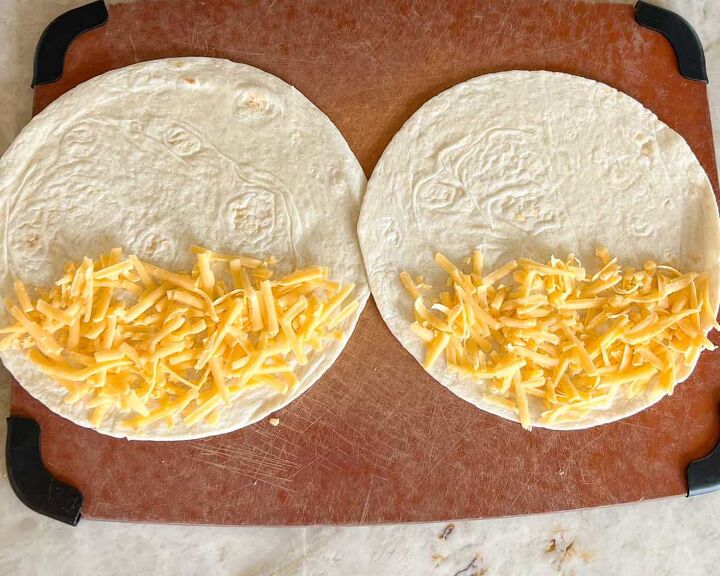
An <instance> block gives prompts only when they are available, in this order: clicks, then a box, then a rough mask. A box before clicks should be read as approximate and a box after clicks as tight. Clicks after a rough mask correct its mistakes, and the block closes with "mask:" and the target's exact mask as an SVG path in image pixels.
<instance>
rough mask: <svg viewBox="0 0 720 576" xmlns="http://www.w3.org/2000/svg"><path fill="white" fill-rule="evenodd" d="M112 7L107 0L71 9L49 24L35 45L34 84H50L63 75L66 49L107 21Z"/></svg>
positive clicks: (33, 85)
mask: <svg viewBox="0 0 720 576" xmlns="http://www.w3.org/2000/svg"><path fill="white" fill-rule="evenodd" d="M107 20H108V11H107V7H106V6H105V2H103V0H97V1H96V2H90V4H85V5H84V6H79V7H78V8H73V9H72V10H68V11H67V12H65V13H64V14H61V15H60V16H58V17H57V18H55V20H53V21H52V22H50V24H48V25H47V28H45V30H44V32H43V33H42V36H40V40H39V41H38V43H37V47H36V48H35V65H34V67H33V80H32V87H33V88H34V87H35V86H37V85H38V84H50V83H52V82H56V81H57V80H60V78H62V75H63V66H64V64H65V53H66V52H67V49H68V48H69V47H70V44H72V42H73V40H75V38H77V37H78V36H79V35H80V34H82V33H83V32H87V31H88V30H92V29H93V28H97V27H99V26H102V25H103V24H105V23H106V22H107Z"/></svg>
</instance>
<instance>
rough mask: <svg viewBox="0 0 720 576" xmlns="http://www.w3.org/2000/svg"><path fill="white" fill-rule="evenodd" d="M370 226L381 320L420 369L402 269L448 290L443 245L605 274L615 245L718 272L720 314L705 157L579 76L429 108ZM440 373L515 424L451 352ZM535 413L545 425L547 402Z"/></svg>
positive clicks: (535, 78) (376, 177) (716, 242)
mask: <svg viewBox="0 0 720 576" xmlns="http://www.w3.org/2000/svg"><path fill="white" fill-rule="evenodd" d="M358 231H359V236H360V246H361V248H362V252H363V256H364V259H365V267H366V270H367V272H368V278H369V280H370V287H371V289H372V293H373V296H374V298H375V301H376V302H377V305H378V308H379V309H380V313H381V314H382V316H383V318H384V320H385V322H386V323H387V325H388V326H389V328H390V330H391V331H392V332H393V334H394V335H395V337H396V338H397V339H398V340H400V342H401V343H402V345H403V346H404V347H405V348H406V349H407V350H408V351H409V352H410V353H411V354H412V355H413V356H414V357H415V358H416V359H417V360H418V361H420V360H421V359H422V357H423V356H424V352H423V350H424V346H423V345H422V343H421V342H420V341H419V339H418V338H417V337H416V336H415V335H414V334H413V333H412V332H410V329H409V327H410V324H411V322H412V321H413V316H412V303H411V300H410V298H409V296H408V295H407V294H406V292H405V290H404V289H403V287H402V284H401V283H400V281H399V279H398V274H399V273H400V272H401V271H402V270H406V271H408V272H409V273H410V274H411V275H412V276H413V277H414V276H415V275H424V276H425V278H426V282H428V283H429V284H431V285H432V286H434V287H436V288H438V287H441V286H444V282H445V279H446V277H447V276H446V274H445V273H444V272H443V271H442V270H440V268H439V267H438V266H437V265H436V264H435V263H434V261H433V257H434V255H435V253H436V252H438V251H441V252H442V253H444V254H445V255H446V256H448V257H449V258H450V259H451V260H452V261H454V262H456V263H458V264H461V263H462V262H463V260H464V259H465V258H466V257H468V256H469V255H470V253H471V251H472V250H473V249H475V248H478V249H480V250H482V252H483V254H484V256H485V268H486V270H491V269H493V268H494V267H497V266H499V265H502V264H504V263H506V262H507V261H509V260H511V259H514V258H518V257H529V258H533V259H536V260H540V261H546V260H547V259H548V258H549V257H550V256H551V255H553V254H554V255H556V256H558V257H561V258H563V259H564V258H565V257H566V256H567V254H568V253H574V254H575V255H576V256H578V257H579V258H580V259H581V260H582V262H583V264H584V265H585V267H586V268H587V269H588V271H589V272H595V271H597V269H598V268H599V262H598V260H597V259H596V258H595V256H594V251H595V248H596V247H598V246H606V247H607V248H608V249H609V250H610V254H611V255H613V256H617V258H618V261H619V262H620V263H621V264H623V265H624V266H635V267H638V266H640V265H642V263H643V262H644V261H645V260H646V259H653V260H656V261H658V262H662V263H666V264H671V265H674V266H676V267H677V268H679V269H680V270H682V271H697V272H703V271H704V272H707V273H708V275H709V277H710V282H711V299H712V305H713V306H714V307H715V309H716V310H717V304H718V272H719V267H718V265H719V262H720V219H719V218H718V209H717V205H716V202H715V198H714V195H713V190H712V187H711V185H710V181H709V180H708V177H707V175H706V174H705V172H704V171H703V169H702V167H701V166H700V164H699V162H698V161H697V159H696V158H695V156H694V155H693V153H692V151H691V150H690V148H689V147H688V145H687V144H686V143H685V141H684V140H683V139H682V138H681V137H680V136H679V135H678V134H677V133H676V132H674V131H673V130H671V129H670V128H668V127H667V126H666V125H665V124H663V123H662V122H661V121H660V120H659V119H658V118H657V116H655V114H653V113H652V112H651V111H649V110H647V109H646V108H644V107H643V106H642V104H640V103H639V102H637V101H636V100H634V99H633V98H630V97H629V96H627V95H625V94H622V93H621V92H618V91H617V90H615V89H613V88H610V87H609V86H606V85H604V84H600V83H598V82H595V81H592V80H588V79H585V78H579V77H576V76H571V75H568V74H559V73H554V72H525V71H512V72H502V73H498V74H490V75H487V76H482V77H479V78H475V79H473V80H470V81H468V82H464V83H462V84H459V85H457V86H455V87H453V88H451V89H449V90H447V91H446V92H443V93H442V94H440V95H438V96H436V97H435V98H433V99H432V100H430V101H429V102H427V103H426V104H425V105H424V106H422V108H420V110H418V111H417V112H416V113H415V114H414V115H413V116H412V117H411V118H410V119H409V120H408V121H407V122H406V123H405V125H404V126H403V127H402V129H401V130H400V131H399V132H398V133H397V134H396V135H395V137H394V138H393V140H392V142H391V143H390V145H389V146H388V147H387V149H386V150H385V152H384V153H383V155H382V158H381V159H380V161H379V162H378V164H377V167H376V168H375V171H374V172H373V174H372V177H371V178H370V181H369V183H368V189H367V192H366V195H365V200H364V202H363V206H362V210H361V214H360V221H359V225H358ZM691 371H692V368H688V369H687V370H685V371H684V372H683V373H681V374H679V376H680V380H684V379H685V378H686V377H687V376H688V375H689V374H690V372H691ZM430 373H431V374H432V376H434V377H435V378H436V379H437V380H438V381H439V382H440V383H442V384H443V385H445V386H446V387H447V388H449V389H450V390H451V391H452V392H454V393H455V394H457V395H458V396H460V397H461V398H463V399H465V400H467V401H468V402H470V403H472V404H474V405H475V406H477V407H479V408H482V409H483V410H486V411H488V412H492V413H493V414H497V415H499V416H502V417H504V418H509V419H512V420H517V417H516V416H515V415H514V414H513V413H512V412H511V411H509V410H506V409H502V408H498V407H496V406H493V405H490V404H488V403H487V402H484V401H483V399H482V395H483V392H484V391H485V390H484V389H485V386H484V385H481V384H476V383H474V382H472V381H470V380H465V379H462V378H460V377H459V376H458V375H456V374H451V373H449V372H448V371H447V370H446V365H445V360H444V358H441V359H440V360H439V361H438V362H436V364H435V366H434V367H433V368H432V369H431V370H430ZM658 399H659V397H658V396H657V394H648V395H647V396H643V397H636V398H635V399H627V398H624V397H618V400H617V402H616V403H615V404H614V405H613V406H612V407H611V409H609V410H605V411H595V412H592V413H591V414H590V415H589V416H588V417H587V418H586V419H585V420H583V421H581V422H575V423H558V424H555V425H553V426H552V427H553V428H559V429H580V428H586V427H589V426H594V425H598V424H603V423H606V422H611V421H613V420H617V419H619V418H623V417H625V416H628V415H630V414H633V413H635V412H638V411H639V410H642V409H643V408H646V407H648V406H650V405H651V404H653V403H654V402H656V401H657V400H658ZM532 400H533V401H535V399H532ZM531 408H532V410H531V411H532V415H533V424H535V425H538V423H537V418H538V417H539V414H540V412H541V411H542V406H541V405H540V404H539V402H538V403H537V404H534V405H533V406H532V407H531Z"/></svg>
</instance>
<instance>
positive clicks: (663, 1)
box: [0, 0, 720, 576]
mask: <svg viewBox="0 0 720 576" xmlns="http://www.w3.org/2000/svg"><path fill="white" fill-rule="evenodd" d="M85 1H86V0H79V1H78V0H0V37H2V38H4V39H5V41H4V43H3V44H4V45H3V50H2V52H0V152H1V151H2V150H4V149H5V148H6V147H7V145H8V144H9V143H10V142H11V141H12V139H13V138H14V137H15V135H16V134H17V133H18V132H19V130H20V129H21V128H22V126H23V125H24V124H25V123H26V122H27V121H28V119H29V118H30V108H31V97H32V96H31V91H30V78H31V72H32V58H33V51H34V47H35V42H36V40H37V38H38V36H39V34H40V33H41V31H42V29H43V28H44V26H45V25H46V24H47V23H48V22H49V21H50V20H51V19H52V18H54V17H55V16H57V15H58V14H60V13H62V12H64V11H65V10H67V9H69V8H71V7H73V6H77V5H80V4H83V3H85ZM558 1H559V0H558ZM654 2H655V3H656V4H659V5H662V6H665V7H667V8H670V9H672V10H675V11H676V12H678V13H680V14H682V15H683V16H685V17H686V18H687V19H688V20H689V21H690V22H691V24H692V25H693V26H694V27H695V29H696V31H697V32H698V33H699V35H700V37H701V39H702V41H703V44H704V47H705V55H706V58H707V65H708V75H709V77H710V87H709V93H710V106H711V110H712V114H713V126H714V134H715V142H716V143H717V142H720V1H719V0H694V1H690V0H654ZM8 397H9V386H8V377H7V375H6V374H3V375H2V377H1V380H0V411H2V412H3V413H5V414H6V413H7V410H8V399H9V398H8ZM4 436H5V421H4V418H3V419H2V420H1V421H0V437H2V439H3V442H2V445H3V446H4ZM0 450H2V448H0ZM719 512H720V494H715V495H710V496H703V497H696V498H692V499H686V498H675V499H671V500H664V501H654V502H647V503H642V504H635V505H626V506H615V507H611V508H602V509H594V510H586V511H579V512H568V513H562V514H552V515H544V516H531V517H522V518H508V519H498V520H481V521H469V522H456V523H454V525H453V526H452V529H451V528H449V527H448V525H447V524H442V523H441V524H415V525H400V526H380V527H364V528H335V527H312V528H214V527H194V526H155V525H147V526H142V525H133V524H118V523H100V522H89V521H83V522H81V523H80V525H79V526H78V527H77V528H70V527H68V526H65V525H62V524H59V523H57V522H55V521H53V520H49V519H47V518H44V517H42V516H39V515H37V514H35V513H34V512H31V511H30V510H28V509H27V508H25V507H24V506H23V505H22V504H20V502H19V501H18V500H17V499H16V498H15V496H14V494H13V493H12V490H11V489H10V486H9V484H8V481H7V477H6V474H5V469H4V466H2V467H0V575H5V574H8V575H9V574H17V575H25V574H53V575H62V574H72V575H78V574H81V575H82V574H93V575H105V574H155V575H162V574H173V575H181V574H203V573H207V574H213V575H216V574H217V575H220V574H232V575H235V576H240V575H256V574H257V575H273V574H275V575H278V576H281V575H282V576H289V575H295V574H302V575H305V574H308V575H309V574H312V575H318V576H320V575H326V574H327V575H330V574H332V575H335V574H342V575H347V576H349V575H356V574H357V575H360V574H375V575H380V574H382V575H384V574H398V575H399V574H402V575H404V574H408V575H410V574H412V575H420V574H437V575H449V576H471V575H480V574H486V575H488V576H490V575H501V576H506V575H522V576H525V575H545V574H548V575H551V574H563V575H585V574H597V575H602V576H605V575H611V574H629V575H633V576H641V575H645V574H647V575H653V576H656V575H657V576H660V575H664V574H668V575H670V574H672V575H682V576H691V575H703V576H704V575H710V574H718V573H720V568H718V560H720V550H718V544H717V543H718V541H719V540H720V518H719V514H718V513H719Z"/></svg>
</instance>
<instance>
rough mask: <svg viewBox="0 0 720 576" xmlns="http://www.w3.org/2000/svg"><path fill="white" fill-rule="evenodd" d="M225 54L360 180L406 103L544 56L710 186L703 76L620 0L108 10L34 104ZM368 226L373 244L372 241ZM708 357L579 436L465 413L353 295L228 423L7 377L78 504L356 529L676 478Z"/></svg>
mask: <svg viewBox="0 0 720 576" xmlns="http://www.w3.org/2000/svg"><path fill="white" fill-rule="evenodd" d="M182 55H193V56H213V57H222V58H229V59H231V60H235V61H238V62H244V63H247V64H250V65H253V66H256V67H258V68H261V69H263V70H266V71H268V72H270V73H272V74H275V75H277V76H279V77H280V78H282V79H283V80H285V81H287V82H289V83H291V84H293V85H295V86H296V87H297V88H298V90H300V91H301V92H302V93H304V94H305V95H306V96H307V97H308V98H309V99H310V100H312V101H313V102H314V103H315V104H316V105H317V106H318V107H319V108H320V109H321V110H323V111H324V112H325V113H326V114H327V115H328V116H329V117H330V119H331V120H332V121H333V122H334V123H335V124H336V125H337V126H338V128H339V129H340V131H341V132H342V134H343V135H344V136H345V138H346V139H347V141H348V142H349V144H350V147H351V149H352V150H353V151H354V152H355V154H356V155H357V157H358V159H359V161H360V163H361V164H362V166H363V168H364V170H365V172H366V174H367V175H368V176H370V174H371V172H372V169H373V166H374V165H375V163H376V162H377V160H378V158H379V156H380V154H381V153H382V151H383V149H384V148H385V146H386V145H387V144H388V142H389V141H390V139H391V138H392V136H393V134H394V133H395V132H396V131H397V130H398V129H399V128H400V126H402V124H403V122H405V120H407V119H408V118H409V117H410V116H411V115H412V114H413V113H414V112H415V111H416V110H417V109H418V107H419V106H421V105H422V104H423V103H424V102H426V101H427V100H428V99H429V98H431V97H432V96H434V95H436V94H438V93H439V92H440V91H442V90H444V89H446V88H448V87H450V86H452V85H454V84H456V83H458V82H462V81H464V80H467V79H469V78H472V77H475V76H478V75H481V74H486V73H489V72H495V71H499V70H509V69H530V70H541V69H544V70H556V71H562V72H568V73H571V74H578V75H581V76H586V77H588V78H593V79H596V80H598V81H601V82H605V83H607V84H609V85H610V86H613V87H615V88H617V89H619V90H621V91H623V92H626V93H627V94H629V95H631V96H632V97H634V98H636V99H638V100H639V101H640V102H642V103H643V104H644V105H645V106H647V107H648V108H650V109H651V110H653V111H655V112H656V113H657V115H658V116H659V117H660V119H661V120H662V121H664V122H665V123H667V124H668V125H669V126H670V127H672V128H673V129H675V130H677V131H678V132H679V133H680V134H681V135H682V136H683V137H684V138H685V139H686V140H687V141H688V143H689V144H690V147H691V148H692V149H693V151H694V152H695V154H696V155H697V157H698V159H699V160H700V162H701V164H702V165H703V167H704V168H705V170H706V171H707V173H708V175H709V176H710V179H711V181H712V184H713V187H714V189H715V191H716V193H717V190H718V182H717V171H716V167H715V160H714V153H713V142H712V132H711V127H710V118H709V111H708V102H707V94H706V86H705V84H703V83H702V82H697V81H693V80H688V79H686V78H683V77H682V76H681V75H680V73H679V72H678V61H677V60H676V55H675V53H674V51H673V47H672V46H671V44H670V43H669V42H668V40H667V39H665V38H664V37H663V36H662V35H660V34H658V33H657V32H654V31H651V30H648V29H645V28H642V27H640V26H639V25H638V24H637V23H636V22H635V20H634V9H633V7H631V6H624V5H611V4H585V3H582V2H538V1H533V0H502V1H499V0H492V1H490V0H488V1H482V0H477V1H475V2H471V1H462V0H450V1H443V2H434V1H429V0H421V1H417V2H392V3H391V2H384V1H382V0H372V1H368V2H353V1H352V0H338V1H335V2H332V3H330V2H310V1H302V2H292V1H285V0H275V1H270V2H265V1H263V2H257V3H256V2H253V3H249V2H244V1H241V0H235V1H223V0H204V1H200V0H177V1H164V0H159V1H153V2H140V3H136V4H120V5H114V6H111V7H110V8H109V19H108V22H107V23H106V24H105V25H104V26H102V27H99V28H97V29H95V30H92V31H89V32H87V33H85V34H83V35H81V36H79V37H78V38H77V39H76V40H75V41H74V43H72V45H71V47H70V49H69V51H68V53H67V56H66V59H65V67H64V75H63V77H62V79H60V80H59V81H57V82H54V83H51V84H47V85H42V86H36V88H35V101H34V111H35V113H37V112H39V111H40V110H42V109H43V108H44V107H45V106H47V105H48V104H49V103H50V102H51V101H52V100H54V99H55V98H57V97H58V96H59V95H61V94H63V93H64V92H66V91H67V90H69V89H71V88H72V87H73V86H75V85H77V84H78V83H80V82H82V81H84V80H87V79H89V78H92V77H93V76H96V75H98V74H100V73H103V72H105V71H107V70H111V69H115V68H120V67H122V66H126V65H128V64H132V63H134V62H139V61H143V60H151V59H155V58H164V57H169V56H182ZM378 241H382V239H378ZM719 368H720V352H719V353H704V354H703V355H702V358H701V360H700V363H699V365H698V368H697V370H696V371H695V373H694V374H693V376H692V377H691V378H690V380H689V381H687V382H686V383H685V384H683V385H682V386H680V387H679V388H678V389H677V390H676V393H675V394H674V395H673V396H672V397H670V398H667V399H664V400H662V401H661V402H660V403H659V404H657V405H656V406H654V407H652V408H651V409H649V410H647V411H645V412H643V413H642V414H639V415H637V416H634V417H631V418H627V419H625V420H622V421H620V422H617V423H615V424H611V425H605V426H601V427H597V428H593V429H590V430H585V431H579V432H555V431H548V430H542V429H536V430H533V431H532V433H528V432H525V431H524V430H522V429H521V428H520V426H519V425H517V424H515V423H511V422H507V421H504V420H502V419H500V418H497V417H495V416H492V415H490V414H486V413H484V412H482V411H480V410H477V409H475V408H473V407H472V406H471V405H469V404H467V403H465V402H464V401H462V400H460V399H459V398H457V397H456V396H454V395H453V394H452V393H451V392H449V391H448V390H446V389H445V388H444V387H442V386H441V385H439V384H438V383H437V382H435V381H434V380H433V379H432V378H431V377H430V376H428V375H427V374H426V373H425V372H424V371H423V370H422V368H421V367H420V366H419V365H418V364H417V363H416V362H415V361H414V360H413V359H412V358H411V357H410V355H409V354H408V353H406V352H405V351H404V350H403V348H402V347H401V346H400V345H399V343H398V342H397V341H396V340H395V339H394V338H393V337H392V335H391V334H390V332H389V331H388V329H387V328H386V327H385V325H384V324H383V322H382V319H381V318H380V316H379V314H378V311H377V308H376V307H375V304H374V303H373V302H372V301H370V302H369V303H368V305H367V307H366V309H365V311H364V312H363V314H362V317H361V319H360V322H359V324H358V326H357V329H356V331H355V333H354V335H353V337H352V338H351V340H350V343H349V344H348V346H347V349H346V350H345V352H344V353H343V354H342V356H341V357H340V359H339V360H338V362H337V363H336V364H335V365H334V366H333V367H332V369H330V370H329V371H328V372H327V374H326V375H325V376H324V377H323V378H321V379H320V381H318V382H317V384H315V385H314V386H313V387H312V388H311V389H310V390H309V391H308V392H307V393H306V394H304V395H303V396H302V397H301V398H300V399H298V400H297V401H295V402H293V403H292V404H291V405H290V406H288V407H287V408H285V409H283V410H281V411H279V412H278V413H277V414H275V416H276V417H278V418H279V419H280V424H279V426H277V427H273V426H271V425H270V424H269V423H268V422H267V421H263V422H260V423H258V424H255V425H253V426H250V427H248V428H246V429H243V430H239V431H237V432H234V433H232V434H226V435H222V436H217V437H214V438H208V439H203V440H197V441H188V442H171V443H153V442H128V441H124V440H118V439H114V438H109V437H106V436H102V435H100V434H97V433H95V432H93V431H91V430H87V429H83V428H80V427H78V426H76V425H74V424H72V423H70V422H69V421H67V420H64V419H63V418H61V417H59V416H56V415H55V414H52V413H51V412H49V411H48V410H47V409H45V408H44V407H43V406H42V405H40V404H39V403H38V402H37V401H35V400H34V399H32V398H31V397H30V396H29V395H28V394H27V393H26V392H24V391H23V389H22V388H21V387H20V386H19V385H17V384H15V385H14V386H13V390H12V414H13V415H16V416H27V417H30V418H32V419H34V420H36V421H37V422H38V423H39V425H40V428H41V430H42V432H41V448H42V458H43V460H44V463H45V466H46V468H47V469H48V471H49V472H50V473H51V474H52V475H53V476H54V477H55V478H56V479H58V480H60V481H63V482H65V483H67V484H69V485H71V486H74V487H76V488H77V489H79V490H80V492H82V494H83V496H84V503H83V505H82V515H83V516H84V517H86V518H96V519H114V520H131V521H143V522H180V523H208V524H256V525H257V524H286V525H287V524H318V523H320V524H327V523H331V524H364V523H378V522H415V521H429V520H441V519H459V518H480V517H490V516H504V515H516V514H528V513H535V512H549V511H555V510H567V509H572V508H582V507H589V506H602V505H607V504H615V503H620V502H634V501H638V500H645V499H650V498H660V497H666V496H673V495H680V494H685V493H686V490H687V485H686V479H685V468H686V466H687V464H688V463H689V462H690V461H692V460H694V459H696V458H698V457H700V456H703V455H704V454H706V453H707V452H708V451H709V450H710V449H711V448H712V447H713V446H714V445H715V443H716V441H717V439H718V433H719V431H720V419H719V418H718V410H717V406H718V402H719V401H720V382H719V381H718V380H717V378H716V375H717V373H718V369H719Z"/></svg>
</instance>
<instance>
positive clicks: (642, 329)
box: [400, 248, 718, 430]
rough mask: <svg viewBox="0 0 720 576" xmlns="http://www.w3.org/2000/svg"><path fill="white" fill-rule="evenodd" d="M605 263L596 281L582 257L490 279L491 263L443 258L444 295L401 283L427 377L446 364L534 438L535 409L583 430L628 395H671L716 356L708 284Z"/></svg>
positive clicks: (525, 263)
mask: <svg viewBox="0 0 720 576" xmlns="http://www.w3.org/2000/svg"><path fill="white" fill-rule="evenodd" d="M596 254H597V256H598V258H599V259H600V261H601V263H602V268H601V269H600V271H598V272H597V273H596V274H594V275H592V276H589V275H588V274H587V273H586V271H585V269H584V268H583V267H582V265H581V263H580V262H579V261H578V260H577V259H576V258H575V257H574V256H573V255H572V254H571V255H570V256H569V257H568V258H567V259H566V260H564V261H563V260H560V259H558V258H555V257H553V258H551V259H550V261H549V262H548V263H546V264H542V263H538V262H534V261H532V260H529V259H526V258H520V259H518V260H517V261H516V260H512V261H510V262H508V263H506V264H504V265H503V266H500V267H499V268H497V269H496V270H495V271H492V272H488V273H486V274H484V275H483V257H482V253H481V252H480V251H477V250H476V251H474V252H473V254H472V256H471V258H469V259H468V260H467V262H468V263H471V266H472V271H471V272H470V273H466V272H463V271H462V270H461V269H460V268H458V267H457V266H455V265H454V264H453V263H452V262H451V261H450V260H449V259H448V258H446V257H445V256H444V255H443V254H440V253H438V254H437V255H436V256H435V262H436V263H437V265H438V266H439V267H440V268H442V269H443V271H445V272H446V273H447V275H448V282H447V286H448V288H447V290H446V291H444V292H442V293H440V294H438V295H435V294H433V292H432V287H430V286H427V285H420V284H416V283H415V282H414V281H413V279H412V277H411V275H410V274H408V273H407V272H401V274H400V282H401V283H402V285H403V287H404V288H405V290H406V291H407V293H408V294H409V295H410V297H411V298H412V300H413V313H414V317H415V322H413V323H412V325H411V330H412V331H413V333H414V334H415V335H416V336H418V337H419V338H420V340H421V341H422V342H423V343H424V344H425V347H426V352H425V359H424V362H423V365H424V367H425V368H426V369H430V368H431V367H432V366H433V365H434V364H435V362H437V360H438V359H439V358H440V357H442V356H444V358H445V361H446V365H447V368H448V370H449V371H451V372H454V373H457V374H459V375H460V376H461V377H463V378H468V379H471V380H473V381H476V382H478V384H480V383H486V386H487V388H486V391H485V393H484V394H483V398H484V400H485V401H487V402H488V403H490V404H492V405H495V406H499V407H503V408H505V409H509V410H512V411H513V412H515V413H516V414H517V416H518V418H519V420H520V423H521V424H522V426H523V427H524V428H526V429H528V430H530V429H531V424H532V418H531V406H530V403H536V402H539V403H540V404H541V405H542V406H543V410H542V412H541V417H540V423H541V424H547V425H550V424H553V423H556V422H577V421H581V420H582V419H583V418H585V417H587V415H588V414H589V413H590V412H591V411H592V410H598V409H599V410H602V409H606V408H608V407H610V406H611V405H612V403H613V401H614V400H615V398H616V397H618V396H620V395H624V396H625V397H628V398H632V397H635V396H638V395H640V394H645V393H660V394H668V395H669V394H672V392H673V389H674V387H675V384H676V383H677V379H676V373H677V370H678V367H680V366H692V365H693V364H694V362H695V361H696V360H697V357H698V355H699V354H700V352H701V351H702V350H704V349H707V350H713V349H715V346H714V345H713V344H712V343H711V342H710V341H709V340H708V338H707V332H708V331H709V330H710V329H711V328H718V324H717V322H716V319H715V314H714V313H713V310H712V308H711V305H710V297H709V289H708V279H707V276H706V275H704V274H695V273H685V274H683V273H680V272H679V271H677V270H675V269H674V268H672V267H670V266H661V265H657V264H656V263H655V262H652V261H648V262H646V263H645V265H644V266H643V269H642V270H634V269H632V268H627V269H625V270H623V269H622V268H621V267H620V265H619V264H618V263H617V261H616V259H613V258H610V256H609V254H608V251H607V250H606V249H605V248H598V250H597V251H596Z"/></svg>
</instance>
